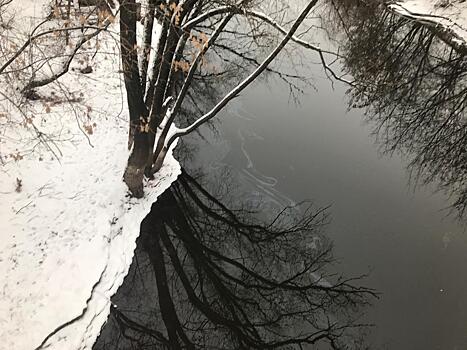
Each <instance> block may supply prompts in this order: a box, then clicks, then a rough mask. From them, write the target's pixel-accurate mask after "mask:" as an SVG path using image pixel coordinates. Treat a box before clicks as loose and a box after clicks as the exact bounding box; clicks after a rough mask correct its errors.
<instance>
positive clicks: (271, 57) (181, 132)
mask: <svg viewBox="0 0 467 350" xmlns="http://www.w3.org/2000/svg"><path fill="white" fill-rule="evenodd" d="M316 3H317V0H312V1H310V2H309V3H308V4H307V5H306V7H305V8H304V9H303V10H302V12H301V13H300V15H299V16H298V17H297V19H296V20H295V22H294V24H293V25H292V27H291V28H290V30H289V31H288V32H286V35H285V36H284V38H283V39H282V40H281V42H280V43H279V44H278V45H277V46H276V48H275V49H274V50H273V51H272V52H271V53H270V54H269V55H268V57H267V58H266V59H265V60H264V61H263V62H262V63H261V64H260V65H259V66H258V67H257V68H256V69H255V70H254V71H253V72H252V73H251V74H250V75H249V76H248V77H247V78H245V79H244V80H243V81H242V82H241V83H240V84H238V85H237V86H236V87H235V88H234V89H232V90H231V91H230V92H229V93H228V94H227V95H225V96H224V98H223V99H222V100H221V101H220V102H219V103H217V104H216V105H215V106H214V107H213V108H212V109H211V110H210V111H209V112H207V113H206V114H204V115H203V116H202V117H201V118H199V119H198V120H196V121H195V122H194V123H192V124H191V125H189V126H188V127H186V128H183V129H179V130H178V131H176V132H175V133H173V134H172V135H171V136H170V137H169V138H168V140H166V142H165V148H167V149H168V148H170V146H171V145H172V143H173V142H174V141H175V140H176V139H177V138H178V137H181V136H184V135H187V134H189V133H190V132H192V131H194V130H195V129H197V128H198V127H199V126H200V125H202V124H204V123H206V122H207V121H208V120H210V119H212V118H213V117H214V116H216V115H217V113H219V111H221V110H222V109H223V108H224V107H225V106H226V105H227V104H228V103H229V102H230V101H231V100H232V99H234V98H235V97H236V96H238V94H239V93H240V92H241V91H243V90H244V89H245V88H246V87H247V86H249V85H250V84H251V83H252V82H253V81H254V80H255V79H256V78H257V77H258V76H259V75H260V74H261V73H262V72H263V71H264V70H265V69H266V68H267V67H268V65H269V64H270V63H271V62H272V61H273V60H274V59H275V58H276V57H277V55H278V54H279V53H280V52H281V51H282V50H283V48H284V47H285V45H286V44H287V43H288V42H289V41H290V40H291V39H292V38H293V35H294V34H295V32H296V31H297V29H298V28H299V26H300V25H301V23H302V22H303V21H304V19H305V18H306V16H307V15H308V13H309V12H310V11H311V9H312V8H313V7H314V6H315V5H316ZM154 170H155V171H157V170H158V169H157V167H156V169H153V171H154Z"/></svg>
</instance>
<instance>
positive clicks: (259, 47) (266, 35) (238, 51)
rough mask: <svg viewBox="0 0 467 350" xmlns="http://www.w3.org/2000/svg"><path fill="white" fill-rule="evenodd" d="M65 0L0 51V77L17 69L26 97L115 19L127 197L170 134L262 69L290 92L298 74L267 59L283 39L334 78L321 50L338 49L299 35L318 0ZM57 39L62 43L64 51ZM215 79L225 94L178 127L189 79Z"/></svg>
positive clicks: (219, 104)
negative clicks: (293, 0) (312, 55)
mask: <svg viewBox="0 0 467 350" xmlns="http://www.w3.org/2000/svg"><path fill="white" fill-rule="evenodd" d="M75 2H76V3H77V4H82V8H81V9H76V6H75V7H73V9H74V10H73V11H75V12H74V13H75V16H70V13H72V12H73V11H72V10H71V6H72V2H71V1H64V0H60V1H58V0H57V1H55V2H54V3H52V5H51V8H50V16H49V17H48V18H47V19H45V20H44V21H42V22H40V23H38V24H37V25H36V26H35V27H34V28H33V29H32V30H31V32H30V33H29V34H28V36H27V37H26V38H25V39H24V40H23V42H20V41H19V40H18V43H17V48H16V49H14V50H13V51H12V52H11V50H10V51H8V50H7V51H8V52H7V51H5V52H3V51H2V53H0V54H2V55H3V56H2V57H1V63H0V76H2V75H7V74H12V73H15V74H20V75H22V77H21V79H19V80H21V81H26V83H25V84H23V85H22V87H21V90H22V92H23V93H24V94H25V95H26V96H28V97H30V98H34V97H35V89H36V88H37V87H40V86H45V85H47V84H49V83H51V82H57V81H58V79H59V78H60V77H62V76H63V75H65V74H66V73H67V72H68V71H69V69H70V64H71V62H72V61H73V59H74V58H75V57H76V56H77V55H78V54H79V52H80V50H81V48H82V47H83V45H84V44H85V43H87V42H89V41H90V40H92V39H93V38H96V37H97V36H98V35H99V34H100V33H102V32H103V31H107V30H109V27H110V25H111V24H112V23H113V21H114V19H115V18H119V20H120V21H119V25H120V27H119V39H120V40H119V41H120V55H121V61H122V67H123V69H122V72H123V77H124V84H125V88H126V94H127V103H128V110H129V142H128V145H129V149H130V155H129V158H128V164H127V166H126V169H125V172H124V176H123V178H124V181H125V182H126V184H127V185H128V187H129V189H130V191H131V193H132V194H133V195H134V196H136V197H141V196H142V195H143V178H144V176H147V177H152V176H153V175H154V174H155V173H156V172H157V171H159V170H160V168H161V166H162V164H163V162H164V159H165V157H166V154H167V152H168V150H169V148H170V147H171V146H172V145H173V144H174V142H175V140H177V139H178V138H180V137H181V136H184V135H186V134H188V133H191V132H193V131H195V130H196V129H197V128H198V127H199V126H200V125H203V124H204V123H206V122H207V121H209V120H211V119H212V118H214V117H215V116H216V115H217V114H218V113H219V112H220V111H221V110H222V109H223V108H224V107H225V106H226V105H227V104H228V103H229V102H230V101H231V100H232V99H234V98H235V97H236V96H238V95H239V94H240V93H241V92H242V91H243V90H244V89H245V88H246V87H248V86H249V85H250V84H251V83H252V82H253V81H255V80H256V79H258V77H259V76H260V75H261V74H262V73H263V72H272V73H275V74H277V75H278V76H279V77H281V78H282V79H283V80H286V81H287V82H288V83H289V84H290V86H291V89H292V90H294V89H299V88H298V86H297V85H294V83H293V80H295V79H297V80H300V79H303V77H300V76H297V75H294V74H288V73H286V72H283V71H279V70H277V69H275V68H274V67H271V66H270V64H271V63H272V62H273V60H274V59H275V58H276V57H277V56H278V55H279V54H280V53H281V52H284V48H285V46H286V44H287V43H289V42H290V41H292V42H294V43H296V44H297V45H300V46H301V47H304V48H306V49H308V50H311V51H314V52H316V53H317V55H318V58H319V60H320V61H321V62H322V64H323V69H324V70H325V72H326V74H328V75H329V77H332V78H333V79H341V78H340V77H339V76H337V75H336V74H335V73H334V72H333V70H332V69H331V66H330V65H329V64H328V63H327V62H326V61H327V57H326V56H330V58H332V59H333V60H335V58H336V57H338V55H337V54H334V53H332V52H329V51H326V50H322V49H320V48H319V47H317V46H315V45H313V44H311V43H309V42H307V41H305V40H304V39H303V38H304V35H305V34H307V33H308V32H310V31H311V30H312V29H314V26H313V24H312V23H310V21H312V19H310V18H309V17H310V12H311V11H312V9H313V8H314V7H315V6H316V4H317V3H318V0H308V1H304V4H305V6H304V8H303V10H302V11H299V12H298V13H296V11H295V9H294V8H292V7H291V6H289V5H288V4H287V3H286V2H282V1H280V0H271V1H268V2H262V1H258V0H215V1H204V0H186V1H179V0H142V1H141V3H139V2H136V0H121V1H120V3H119V6H117V4H116V3H114V2H113V1H103V0H99V1H97V0H96V1H82V0H81V1H74V2H73V3H75ZM75 5H76V4H75ZM84 5H86V8H88V9H90V10H86V11H85V10H84ZM89 5H93V6H91V7H89ZM77 11H78V12H77ZM76 14H77V15H76ZM300 26H303V30H301V31H300V33H299V32H298V31H299V27H300ZM138 27H141V31H140V33H141V35H139V34H138V30H137V28H138ZM71 37H73V39H74V40H70V38H71ZM57 40H63V43H64V46H65V47H67V50H66V52H65V53H63V52H62V51H63V50H60V45H57ZM44 45H46V46H48V47H47V48H44V47H42V46H44ZM36 48H37V49H38V50H39V49H40V52H41V56H42V58H41V59H40V60H39V61H38V62H31V59H30V56H31V55H30V52H31V50H35V49H36ZM28 55H29V56H28ZM28 57H29V59H27V58H28ZM221 76H222V77H226V76H230V77H231V80H230V81H229V83H228V84H225V87H226V93H225V94H224V95H223V96H220V97H219V96H218V94H216V96H215V98H214V97H211V100H212V101H211V102H212V103H211V108H210V109H209V110H206V111H203V112H202V113H201V111H198V113H196V114H194V115H191V116H190V118H189V121H190V122H189V123H187V124H186V125H183V126H181V125H180V124H181V121H187V119H186V118H185V117H184V115H183V111H184V110H186V106H187V105H188V104H195V105H196V97H195V96H196V93H197V90H196V89H198V88H199V87H200V84H198V83H197V81H198V80H199V79H198V78H203V79H204V80H205V81H206V78H212V79H216V78H217V77H221ZM204 86H206V85H204ZM175 124H177V127H175ZM39 134H40V133H39Z"/></svg>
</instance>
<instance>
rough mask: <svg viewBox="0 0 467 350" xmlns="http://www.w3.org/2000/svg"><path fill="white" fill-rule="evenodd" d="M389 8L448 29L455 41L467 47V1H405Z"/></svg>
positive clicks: (395, 3)
mask: <svg viewBox="0 0 467 350" xmlns="http://www.w3.org/2000/svg"><path fill="white" fill-rule="evenodd" d="M388 7H389V8H390V9H391V10H393V11H395V12H397V13H399V14H401V15H403V16H406V17H408V18H412V19H414V20H417V21H419V22H422V23H423V22H425V23H426V24H429V25H438V26H441V27H443V28H445V29H447V30H448V31H449V32H451V33H452V34H453V36H454V40H456V41H458V43H459V44H460V45H462V46H465V47H467V1H466V2H462V1H461V0H437V1H434V0H403V1H396V2H394V3H390V4H388Z"/></svg>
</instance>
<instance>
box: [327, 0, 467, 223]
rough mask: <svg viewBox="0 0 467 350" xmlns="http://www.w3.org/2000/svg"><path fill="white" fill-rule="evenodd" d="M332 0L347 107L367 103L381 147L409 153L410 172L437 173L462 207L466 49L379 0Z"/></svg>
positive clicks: (430, 176) (465, 200) (466, 183)
mask: <svg viewBox="0 0 467 350" xmlns="http://www.w3.org/2000/svg"><path fill="white" fill-rule="evenodd" d="M330 1H331V3H332V4H333V5H334V9H336V11H337V12H335V14H338V16H337V18H338V19H339V21H340V23H341V28H345V32H346V39H345V40H343V42H344V44H343V52H342V54H343V56H344V57H345V67H346V69H347V70H348V73H349V74H351V75H352V76H353V77H354V79H355V82H356V85H355V87H354V88H352V89H351V91H350V95H351V97H352V103H351V105H352V107H364V108H366V110H367V116H368V119H369V120H370V121H371V122H372V123H374V124H375V126H376V127H375V133H376V135H377V136H378V138H379V140H378V141H379V142H380V143H381V144H382V145H383V150H384V151H386V152H394V151H399V152H401V153H403V154H405V155H407V156H408V157H409V158H410V160H411V170H412V171H411V173H412V176H413V178H414V179H415V180H416V181H417V182H418V181H420V182H422V183H429V182H432V181H437V182H438V183H439V184H440V189H442V190H444V191H446V192H448V193H449V194H451V195H453V199H454V202H453V206H454V207H455V208H456V209H458V210H459V212H460V213H461V214H462V213H464V211H465V209H466V206H467V127H466V126H467V120H466V116H465V111H466V108H467V78H466V77H467V57H466V56H465V55H464V54H463V53H462V52H458V51H456V49H455V48H452V47H450V46H449V45H447V44H446V43H445V42H444V41H443V40H445V39H446V38H445V37H444V35H445V34H444V33H441V32H439V31H438V30H437V29H436V28H430V27H425V26H423V25H421V24H419V23H415V22H412V21H409V20H407V19H405V18H402V17H400V16H398V15H395V14H393V13H390V12H388V11H385V10H384V8H383V7H382V6H380V5H378V4H377V2H368V4H365V3H363V2H362V1H355V0H353V1H352V2H353V5H350V4H349V2H347V1H345V2H344V1H339V0H330ZM349 5H350V7H349ZM357 5H358V6H357Z"/></svg>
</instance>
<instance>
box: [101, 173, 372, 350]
mask: <svg viewBox="0 0 467 350" xmlns="http://www.w3.org/2000/svg"><path fill="white" fill-rule="evenodd" d="M226 179H227V177H225V178H224V183H223V184H221V186H220V190H219V191H217V192H221V193H222V192H224V195H229V191H230V190H231V188H229V186H226V183H227V180H226ZM230 194H231V193H230ZM218 198H220V197H219V196H218V195H217V194H216V195H215V196H214V195H212V191H211V192H208V191H207V190H206V189H205V188H204V187H203V186H202V185H201V184H200V182H198V181H197V180H195V179H194V178H192V177H191V176H190V175H188V174H187V173H185V172H184V173H183V174H182V175H181V176H180V178H179V180H178V181H177V182H176V183H174V184H173V186H172V187H171V188H170V189H169V190H167V191H166V192H165V193H164V194H163V195H162V196H160V197H159V199H158V201H157V202H156V203H154V205H153V207H152V210H151V213H150V214H149V215H148V217H147V218H146V219H145V220H144V222H143V223H142V226H141V237H140V239H139V244H138V248H137V251H136V257H135V260H134V263H133V265H132V269H131V271H130V274H129V275H128V276H127V278H126V280H125V283H124V285H123V286H122V287H121V289H120V291H119V293H118V295H117V296H116V297H115V298H114V299H113V302H114V304H115V305H114V307H112V312H111V318H110V320H109V321H108V324H107V326H106V327H105V328H104V331H103V334H102V335H101V337H100V338H99V340H98V342H97V344H96V345H95V347H94V348H95V349H185V348H186V349H295V348H296V349H304V348H310V347H311V344H314V346H313V347H312V348H319V349H327V348H331V349H351V348H358V349H362V348H363V345H362V343H361V339H362V335H363V333H364V331H366V330H367V325H364V324H359V322H358V318H359V316H360V315H361V312H362V307H363V306H365V305H366V304H368V302H369V300H370V299H373V298H374V297H375V296H376V293H375V292H374V291H373V290H370V289H366V288H361V287H357V286H355V285H354V284H353V283H356V279H344V278H343V277H340V276H338V275H335V274H331V273H327V272H326V270H327V267H328V265H329V264H330V263H331V262H332V261H333V259H332V256H331V244H330V243H329V242H328V241H327V240H326V238H325V237H324V236H323V234H322V228H323V226H324V225H325V224H326V222H327V214H326V209H319V210H312V208H311V206H309V207H307V208H304V210H303V214H298V212H299V211H298V210H297V208H286V209H284V210H283V211H281V212H280V213H278V215H277V216H276V217H275V218H274V219H273V220H272V221H270V222H269V223H268V224H264V223H262V222H261V221H260V220H258V216H257V215H255V213H257V212H258V211H260V210H261V208H253V207H251V206H250V207H248V206H244V207H241V208H237V209H235V210H232V209H229V208H227V206H226V205H224V204H223V202H222V201H221V200H219V199H218ZM228 198H232V196H228ZM302 207H304V205H303V206H302Z"/></svg>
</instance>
